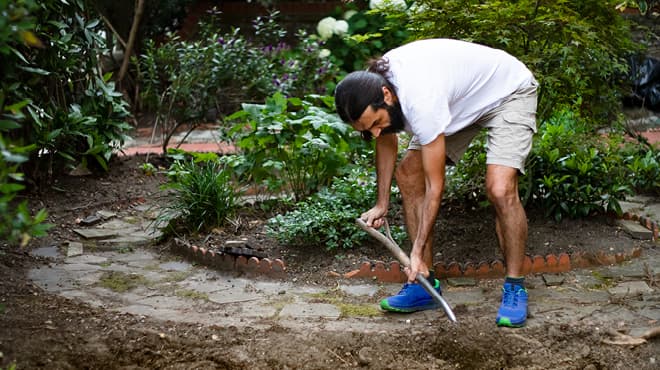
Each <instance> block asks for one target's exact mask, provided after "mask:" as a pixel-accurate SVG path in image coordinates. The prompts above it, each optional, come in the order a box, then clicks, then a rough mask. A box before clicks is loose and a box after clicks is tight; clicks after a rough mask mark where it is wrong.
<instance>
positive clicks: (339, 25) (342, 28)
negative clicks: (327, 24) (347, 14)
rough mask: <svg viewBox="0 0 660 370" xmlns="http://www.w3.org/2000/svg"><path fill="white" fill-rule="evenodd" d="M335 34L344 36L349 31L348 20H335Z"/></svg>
mask: <svg viewBox="0 0 660 370" xmlns="http://www.w3.org/2000/svg"><path fill="white" fill-rule="evenodd" d="M332 31H333V32H334V34H335V35H338V36H343V35H345V34H346V32H348V22H346V21H345V20H343V19H342V20H339V21H337V22H335V27H334V28H333V30H332Z"/></svg>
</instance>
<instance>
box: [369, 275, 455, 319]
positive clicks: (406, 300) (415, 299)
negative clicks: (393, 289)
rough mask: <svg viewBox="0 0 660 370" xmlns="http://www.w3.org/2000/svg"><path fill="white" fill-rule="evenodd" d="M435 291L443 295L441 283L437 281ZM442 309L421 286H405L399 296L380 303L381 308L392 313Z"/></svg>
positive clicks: (408, 284) (407, 284)
mask: <svg viewBox="0 0 660 370" xmlns="http://www.w3.org/2000/svg"><path fill="white" fill-rule="evenodd" d="M434 288H435V290H437V291H438V293H440V294H442V290H441V289H440V281H439V280H438V279H435V284H434ZM438 307H440V306H439V305H438V304H437V303H436V302H435V301H434V300H433V298H432V297H431V295H430V294H428V293H427V292H426V290H424V288H423V287H422V286H421V285H419V284H410V283H406V284H403V288H402V289H401V291H399V293H397V295H394V296H391V297H389V298H385V299H383V300H382V301H380V308H382V309H383V310H385V311H391V312H415V311H421V310H432V309H435V308H438Z"/></svg>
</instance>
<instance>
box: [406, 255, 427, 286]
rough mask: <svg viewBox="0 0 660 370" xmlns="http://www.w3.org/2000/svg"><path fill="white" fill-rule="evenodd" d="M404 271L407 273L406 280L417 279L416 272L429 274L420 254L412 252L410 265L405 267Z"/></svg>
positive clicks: (425, 275)
mask: <svg viewBox="0 0 660 370" xmlns="http://www.w3.org/2000/svg"><path fill="white" fill-rule="evenodd" d="M405 272H406V273H407V274H408V282H411V283H412V282H413V281H415V279H417V274H419V273H420V272H421V273H422V275H424V277H428V276H429V268H428V266H426V263H424V261H423V260H422V257H421V256H418V255H416V254H412V255H411V256H410V267H409V268H407V269H405Z"/></svg>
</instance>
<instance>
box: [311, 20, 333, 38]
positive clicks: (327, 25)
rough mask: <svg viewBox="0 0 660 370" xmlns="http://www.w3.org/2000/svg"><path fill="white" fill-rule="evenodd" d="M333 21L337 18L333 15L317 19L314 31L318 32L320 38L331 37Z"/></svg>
mask: <svg viewBox="0 0 660 370" xmlns="http://www.w3.org/2000/svg"><path fill="white" fill-rule="evenodd" d="M335 23H337V20H336V19H334V18H333V17H325V18H323V19H321V20H320V21H319V24H318V25H317V26H316V32H318V34H319V36H321V39H322V40H327V39H329V38H330V37H332V34H333V33H334V30H335Z"/></svg>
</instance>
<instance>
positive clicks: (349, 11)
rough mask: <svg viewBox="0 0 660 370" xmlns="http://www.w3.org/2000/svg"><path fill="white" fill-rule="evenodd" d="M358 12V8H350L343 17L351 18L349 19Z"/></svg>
mask: <svg viewBox="0 0 660 370" xmlns="http://www.w3.org/2000/svg"><path fill="white" fill-rule="evenodd" d="M356 14H357V10H353V9H350V10H347V11H346V12H345V13H344V15H343V16H342V18H344V19H345V20H349V19H351V17H352V16H354V15H356Z"/></svg>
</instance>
